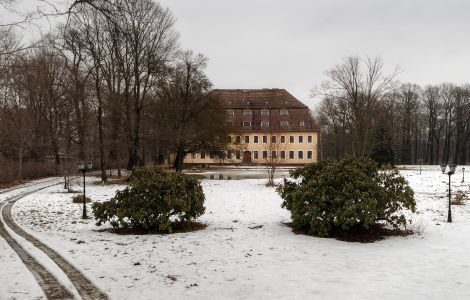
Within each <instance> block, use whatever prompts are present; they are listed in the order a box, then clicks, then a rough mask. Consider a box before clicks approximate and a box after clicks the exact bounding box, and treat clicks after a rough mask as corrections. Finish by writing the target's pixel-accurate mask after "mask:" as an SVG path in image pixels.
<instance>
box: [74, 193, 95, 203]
mask: <svg viewBox="0 0 470 300" xmlns="http://www.w3.org/2000/svg"><path fill="white" fill-rule="evenodd" d="M72 202H73V203H83V194H79V195H75V196H73V197H72ZM90 202H91V199H90V198H88V197H85V203H90Z"/></svg>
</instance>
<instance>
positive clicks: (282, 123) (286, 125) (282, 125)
mask: <svg viewBox="0 0 470 300" xmlns="http://www.w3.org/2000/svg"><path fill="white" fill-rule="evenodd" d="M288 126H289V121H281V127H288Z"/></svg>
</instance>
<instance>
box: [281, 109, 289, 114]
mask: <svg viewBox="0 0 470 300" xmlns="http://www.w3.org/2000/svg"><path fill="white" fill-rule="evenodd" d="M279 114H280V115H281V116H288V115H289V111H288V110H287V109H281V110H280V111H279Z"/></svg>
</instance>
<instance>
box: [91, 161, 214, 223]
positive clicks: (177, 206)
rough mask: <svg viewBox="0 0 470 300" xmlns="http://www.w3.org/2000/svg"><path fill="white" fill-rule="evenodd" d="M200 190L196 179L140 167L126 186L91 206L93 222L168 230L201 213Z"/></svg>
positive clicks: (202, 197)
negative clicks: (104, 200)
mask: <svg viewBox="0 0 470 300" xmlns="http://www.w3.org/2000/svg"><path fill="white" fill-rule="evenodd" d="M204 200H205V197H204V193H203V191H202V187H201V185H200V183H199V180H197V179H196V178H194V177H192V176H189V175H185V174H181V173H167V172H164V171H162V170H159V169H150V168H140V169H136V170H134V172H133V174H132V176H131V177H130V187H127V188H126V189H124V190H122V191H118V192H116V195H115V196H114V197H113V198H112V199H111V200H110V201H107V202H103V203H95V204H93V206H92V209H93V214H94V215H95V218H96V219H97V225H98V226H99V225H101V224H102V223H105V222H109V223H110V224H111V226H113V227H114V228H129V227H130V228H135V229H144V230H158V231H168V232H171V231H172V225H173V224H175V223H178V224H181V223H187V222H188V221H191V220H192V219H194V218H197V217H198V216H200V215H202V214H203V213H204V210H205V208H204Z"/></svg>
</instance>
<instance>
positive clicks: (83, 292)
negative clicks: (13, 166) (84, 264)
mask: <svg viewBox="0 0 470 300" xmlns="http://www.w3.org/2000/svg"><path fill="white" fill-rule="evenodd" d="M53 185H57V184H53ZM53 185H49V186H46V187H42V188H38V189H35V190H34V191H29V192H26V193H22V194H21V195H18V196H14V197H11V198H8V199H6V200H5V201H4V202H2V203H1V204H0V211H1V213H2V217H3V222H4V223H5V225H6V226H8V227H9V228H10V229H11V230H13V231H14V232H15V233H16V234H18V235H19V236H21V237H23V238H24V239H26V240H27V241H29V242H30V243H31V244H33V245H34V246H35V247H36V248H38V249H40V250H41V251H42V252H44V253H45V254H46V255H47V256H49V258H50V259H52V260H53V261H54V262H55V263H56V264H57V265H58V266H59V267H60V268H61V269H62V271H63V272H64V273H65V274H66V275H67V277H68V278H69V280H70V281H71V282H72V284H73V285H74V286H75V288H76V289H77V291H78V293H79V294H80V296H81V297H82V299H108V296H107V295H106V294H105V293H104V292H102V291H101V290H100V289H99V288H98V287H96V286H95V285H94V284H93V283H92V282H91V281H90V280H89V279H88V278H86V277H85V276H84V275H83V274H82V273H81V272H80V271H79V270H77V269H76V268H75V267H74V266H73V265H71V264H70V263H69V262H67V261H66V260H65V259H64V258H63V257H62V256H60V255H59V254H58V253H57V252H56V251H54V250H52V249H51V248H50V247H48V246H47V245H45V244H43V243H42V242H41V241H39V240H38V239H36V238H35V237H33V236H32V235H30V234H29V233H27V232H25V231H24V230H23V229H21V228H20V227H19V226H18V225H17V224H16V223H15V222H14V221H13V219H12V217H11V208H12V207H13V205H14V204H15V202H16V201H18V200H19V199H21V198H23V197H25V196H27V195H30V194H33V193H35V192H37V191H39V190H42V189H45V188H48V187H51V186H53ZM3 222H0V236H2V237H3V238H4V239H5V240H6V241H7V242H8V244H9V245H10V246H11V247H12V248H13V250H14V251H15V252H16V253H17V254H18V256H19V257H20V258H21V260H22V261H23V263H24V264H25V265H26V267H27V268H28V269H29V270H30V271H31V272H32V273H33V275H34V276H35V277H36V279H37V281H38V283H39V285H40V286H41V288H42V289H43V291H44V293H45V294H46V296H47V298H48V299H73V296H72V294H71V293H70V292H69V291H68V290H67V289H66V288H65V287H64V286H63V285H62V284H61V283H59V282H58V280H57V279H56V278H55V277H54V276H53V275H52V274H51V273H50V272H49V271H48V270H46V269H45V268H44V267H43V266H42V265H41V264H39V263H38V262H37V260H36V259H35V258H34V257H32V256H31V255H30V254H28V252H27V251H26V250H25V249H24V248H23V247H22V246H21V245H20V244H19V243H18V242H17V241H16V240H15V239H14V238H13V237H12V236H11V235H10V234H9V233H8V231H7V230H6V229H5V227H4V224H3Z"/></svg>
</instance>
